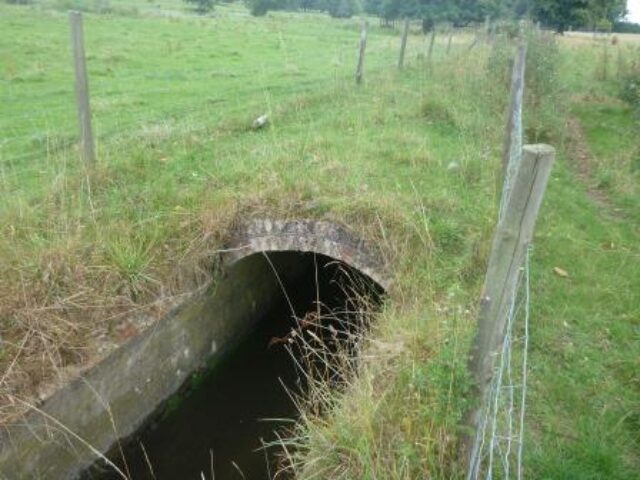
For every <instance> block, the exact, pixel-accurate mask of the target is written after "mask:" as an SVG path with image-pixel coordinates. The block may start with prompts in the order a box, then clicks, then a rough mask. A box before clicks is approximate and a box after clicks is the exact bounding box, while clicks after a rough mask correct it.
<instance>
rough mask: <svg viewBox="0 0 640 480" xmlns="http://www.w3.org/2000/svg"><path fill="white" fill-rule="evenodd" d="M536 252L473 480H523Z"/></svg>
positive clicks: (504, 351) (507, 339) (514, 312)
mask: <svg viewBox="0 0 640 480" xmlns="http://www.w3.org/2000/svg"><path fill="white" fill-rule="evenodd" d="M531 252H532V248H531V247H530V248H529V249H528V250H527V254H526V258H525V262H524V266H523V267H522V270H521V275H520V278H519V280H518V287H517V290H516V291H517V295H514V297H513V299H512V302H511V306H510V309H509V315H508V317H507V323H506V328H505V335H504V340H503V342H502V346H501V349H500V352H499V359H498V362H497V369H496V371H495V374H494V376H493V378H492V380H491V383H490V387H489V390H488V393H487V396H486V400H485V403H484V408H483V410H482V416H481V421H480V425H479V428H478V430H477V432H476V438H475V445H476V447H475V448H474V452H473V455H472V457H471V462H470V466H469V472H468V475H467V479H468V480H479V479H487V480H491V479H509V478H516V479H518V480H521V479H522V478H523V460H522V457H523V451H524V450H523V449H524V420H525V414H526V397H527V362H528V349H529V320H530V315H531V284H530V257H531Z"/></svg>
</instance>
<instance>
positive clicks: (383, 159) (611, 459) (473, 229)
mask: <svg viewBox="0 0 640 480" xmlns="http://www.w3.org/2000/svg"><path fill="white" fill-rule="evenodd" d="M0 9H2V10H1V11H2V14H3V15H2V17H1V20H0V22H3V24H2V25H1V26H2V28H3V31H9V32H10V33H11V35H8V36H7V37H4V36H3V39H4V43H2V44H0V49H1V50H0V51H1V52H2V55H3V56H4V57H6V58H8V59H9V60H10V61H9V62H6V65H7V66H6V67H5V71H4V72H3V101H4V100H7V102H4V103H9V104H10V105H12V107H11V109H6V110H4V109H3V111H2V115H1V117H0V121H1V122H3V123H2V126H3V128H5V130H6V131H9V132H12V135H13V136H11V135H10V136H8V141H7V142H5V144H4V145H3V147H2V150H0V152H1V154H2V157H1V163H0V165H1V166H2V170H1V173H2V176H1V180H2V184H1V187H2V208H1V209H0V224H1V225H2V228H3V235H2V237H1V238H0V298H1V299H2V302H1V304H0V322H1V323H0V335H2V337H3V338H4V340H5V348H4V350H3V353H2V357H1V358H0V370H1V371H3V372H5V373H4V374H3V375H2V387H1V388H2V389H3V390H4V391H5V392H8V393H13V394H19V395H25V396H32V397H33V396H35V397H44V396H46V394H47V392H48V386H50V385H55V384H56V383H58V382H60V381H64V380H65V378H68V377H69V376H71V375H74V374H75V373H76V372H77V371H78V370H80V369H82V368H84V367H85V366H86V365H89V364H91V363H92V362H94V361H96V360H98V359H99V358H100V357H101V356H103V355H105V354H106V353H107V352H108V351H109V350H110V349H111V348H114V347H115V346H116V345H117V344H118V343H120V342H122V341H124V340H125V339H126V338H127V337H128V336H129V335H131V334H132V333H133V332H135V331H136V330H137V329H141V328H144V326H145V325H147V324H149V323H152V322H153V320H154V318H157V317H159V316H161V315H162V314H163V313H164V312H165V311H166V310H167V309H168V308H169V307H170V306H171V305H172V304H174V303H175V302H176V301H179V299H180V295H181V294H182V293H184V292H188V291H190V290H191V289H192V288H194V287H195V286H197V285H199V284H201V283H203V282H205V281H206V280H207V279H208V278H209V276H210V275H211V272H212V271H213V270H215V268H216V255H215V251H216V250H217V249H219V248H220V247H221V246H222V245H223V244H224V240H225V236H226V234H227V232H228V229H229V227H230V226H231V224H232V223H233V221H234V219H235V218H236V217H237V216H238V215H243V216H263V215H267V216H274V217H285V218H286V217H293V216H297V217H309V218H323V219H330V220H334V221H338V222H344V223H346V224H347V225H349V226H350V227H352V228H353V229H355V230H356V231H357V232H358V233H360V234H361V235H362V236H363V237H365V238H367V239H369V240H371V241H373V242H375V243H376V244H377V245H379V246H380V250H381V253H382V254H383V255H384V256H385V257H386V258H387V259H388V261H389V264H390V265H391V267H392V270H393V274H394V278H395V285H394V288H393V289H392V291H391V292H390V300H389V302H388V305H387V307H386V308H385V310H384V312H382V314H381V315H380V318H379V321H378V323H377V327H376V328H375V331H374V332H373V335H372V337H371V343H370V346H369V350H368V354H367V355H366V356H365V358H364V359H363V364H362V368H361V371H360V372H359V374H358V376H357V377H354V379H353V381H352V385H351V387H350V388H349V389H347V390H346V391H345V392H343V393H342V394H339V395H336V396H335V397H331V398H330V408H331V411H330V415H327V416H323V417H321V418H319V417H313V416H308V417H306V418H305V420H306V421H305V422H303V423H302V425H301V427H300V428H301V429H300V431H299V433H300V438H301V439H302V440H301V444H300V445H299V448H298V452H299V456H298V457H297V458H296V461H297V462H299V463H298V464H297V466H298V470H299V472H300V476H301V477H302V478H305V477H308V478H313V477H314V476H315V478H344V479H347V478H350V479H351V478H385V479H386V478H398V479H415V478H451V477H452V476H453V475H455V473H456V472H455V471H454V470H455V468H454V467H453V464H452V453H453V451H454V449H453V447H454V445H455V441H456V437H457V433H458V432H457V429H456V425H457V423H458V420H459V415H460V412H461V409H462V408H463V407H464V392H465V389H466V386H467V380H466V373H465V361H466V360H465V354H466V351H467V348H468V340H469V338H470V336H471V334H472V330H473V327H474V319H475V313H476V300H477V298H478V294H479V289H480V286H481V282H482V280H483V275H484V269H485V266H486V265H485V264H486V259H487V255H488V248H489V242H490V239H491V234H492V230H493V225H494V222H495V217H496V206H497V192H496V175H497V172H498V165H499V163H500V154H501V148H502V129H503V124H504V109H505V106H506V100H507V92H508V81H509V71H508V62H507V60H508V48H506V47H505V48H503V47H500V46H499V47H497V48H496V49H490V48H488V47H487V46H485V45H482V46H479V47H477V48H476V49H474V50H473V51H468V50H467V47H466V44H465V43H464V42H467V43H470V41H471V39H468V38H466V39H464V41H463V39H459V42H456V43H454V47H453V49H452V51H451V53H450V54H449V55H447V54H446V42H444V41H441V42H439V43H438V45H437V48H436V51H435V57H434V61H433V64H432V65H431V66H428V65H426V64H424V62H423V60H422V59H421V58H422V57H423V54H424V52H425V46H426V43H425V40H424V39H423V38H422V37H419V36H417V35H416V36H414V37H412V38H411V40H410V45H411V47H410V51H409V57H408V58H409V59H410V60H409V62H408V68H407V69H406V70H405V71H404V72H401V73H399V72H397V71H396V70H395V63H396V60H397V58H396V54H397V47H398V44H399V40H398V38H397V36H396V35H395V34H393V33H389V32H386V31H382V30H380V31H378V30H375V29H374V31H373V32H372V35H371V40H370V46H371V48H370V54H371V55H370V57H368V58H367V77H366V83H365V85H364V86H363V87H362V88H357V87H356V86H355V85H354V82H353V80H352V78H351V75H352V71H353V68H354V66H355V50H356V46H357V40H358V27H357V22H355V21H344V22H342V21H341V22H338V21H332V20H329V19H326V18H324V17H320V16H318V15H315V14H312V15H290V14H282V15H273V16H270V17H269V18H266V19H250V18H246V17H244V16H241V15H237V14H236V13H237V12H236V10H234V9H231V10H228V11H227V10H224V9H221V11H220V12H221V16H220V17H217V18H212V19H195V18H192V17H190V16H185V17H184V18H183V17H179V16H178V17H171V18H155V17H151V16H147V15H142V16H140V17H135V18H130V17H128V16H125V15H118V16H113V15H111V16H104V15H95V16H94V15H89V16H87V19H86V27H85V28H86V29H87V31H86V36H87V42H88V48H87V50H88V52H89V56H90V58H89V73H90V75H91V78H92V79H97V80H92V82H95V85H94V83H92V85H94V87H93V91H94V94H95V98H96V106H95V117H96V125H97V130H98V138H99V139H100V143H99V162H98V165H97V167H96V170H95V172H93V174H92V175H91V176H87V175H85V173H84V172H83V170H82V169H81V168H80V167H79V165H78V163H79V161H78V157H77V152H76V151H75V147H74V141H73V139H74V138H75V137H74V134H73V133H72V132H73V131H74V129H75V123H74V120H73V102H72V99H71V97H70V95H71V92H72V90H71V88H72V86H71V85H70V83H69V82H68V79H69V78H71V72H70V66H69V65H70V61H69V60H68V58H67V56H68V53H65V52H68V51H67V50H66V48H67V47H66V46H65V45H66V41H67V40H66V38H67V37H66V36H67V30H66V17H65V16H64V15H63V14H61V13H57V12H56V11H51V10H48V9H40V8H27V9H24V8H20V7H10V6H5V5H2V6H0ZM225 11H226V12H227V13H228V15H224V12H225ZM234 12H235V13H234ZM232 13H233V14H232ZM33 22H35V23H36V24H37V25H39V27H38V31H39V32H44V33H43V34H42V35H41V36H39V37H34V36H33V35H31V34H29V32H28V30H29V25H33V24H34V23H33ZM9 37H10V38H13V39H14V40H13V41H12V42H11V43H10V42H9V40H7V38H9ZM1 41H2V40H0V42H1ZM47 45H57V47H56V48H53V47H52V48H51V51H48V52H46V53H41V52H42V51H43V49H44V50H45V51H46V48H47ZM137 45H139V48H138V47H137ZM539 48H542V47H539ZM547 48H552V47H549V46H546V47H544V49H543V50H540V51H538V53H536V51H535V48H533V49H532V57H531V58H535V59H537V60H535V62H534V63H532V64H531V66H530V69H529V70H530V74H529V76H530V79H529V89H530V94H529V97H528V101H527V107H526V114H525V115H526V121H527V126H528V128H527V137H528V138H527V141H530V142H535V141H546V142H549V143H552V144H554V145H555V146H556V147H557V148H558V149H559V152H560V155H559V161H558V164H557V166H556V168H555V170H554V173H553V178H552V180H551V182H550V186H549V191H548V196H547V198H546V201H545V205H544V208H543V210H542V212H541V218H540V221H539V224H538V228H537V231H538V235H537V236H536V240H535V243H536V250H535V255H534V258H533V265H532V272H533V285H532V288H533V309H534V310H533V326H532V338H531V341H532V350H531V361H530V364H531V374H530V379H531V384H530V392H531V396H530V400H529V409H528V416H527V432H528V437H527V440H526V441H527V444H526V445H527V447H526V449H525V452H526V460H525V464H526V466H527V470H528V471H527V475H528V476H529V477H531V478H554V479H555V478H594V479H595V478H619V479H623V478H624V479H628V478H634V475H635V472H637V471H638V469H639V468H640V467H639V464H640V459H639V458H638V453H637V452H638V432H639V430H640V426H639V425H638V415H639V409H638V400H637V398H638V385H639V383H638V373H637V372H638V371H639V370H640V369H639V368H638V358H640V352H639V351H638V345H639V342H638V332H639V330H638V329H639V325H638V318H639V315H638V314H639V313H640V312H639V309H640V299H639V292H640V285H639V284H638V282H639V279H638V278H637V274H636V271H637V269H638V263H639V261H638V259H639V254H640V252H639V250H638V226H637V222H636V223H634V221H635V220H633V218H634V217H633V215H634V214H633V211H632V208H631V206H632V204H631V203H624V202H622V203H621V204H620V206H619V207H617V208H621V209H623V210H624V211H625V212H627V211H628V214H629V218H631V219H632V220H629V221H626V220H625V221H622V220H620V219H619V218H617V217H616V216H612V215H610V214H609V213H608V212H607V211H604V210H603V209H602V206H601V205H598V204H596V203H594V201H593V199H592V198H591V197H590V196H589V192H588V188H587V187H586V186H585V185H583V184H581V183H580V182H579V181H577V180H576V175H575V173H574V170H573V169H572V167H571V162H569V161H568V160H569V159H568V158H567V156H566V155H565V152H566V151H568V150H567V149H566V148H565V147H567V146H568V145H569V144H570V143H571V141H572V140H571V138H568V137H567V135H566V132H565V130H564V120H565V118H566V117H567V113H568V112H569V108H577V107H575V106H571V105H565V104H564V103H563V102H562V101H561V99H562V98H563V97H565V98H566V97H567V94H568V93H576V92H577V93H580V92H583V88H590V87H588V85H590V82H591V81H590V80H585V79H583V80H580V78H578V77H577V73H575V75H574V74H573V73H572V72H578V71H579V70H578V69H577V68H574V67H575V66H576V65H577V66H584V65H588V64H589V62H590V61H592V58H591V57H590V55H591V53H592V52H591V50H589V48H588V46H587V47H584V48H585V50H582V48H583V46H581V45H579V46H575V45H574V46H568V45H564V46H563V48H562V49H561V51H560V52H558V53H554V52H555V50H553V48H552V50H546V49H547ZM536 55H537V56H536ZM556 57H557V58H556ZM554 59H557V61H558V62H560V63H559V65H560V66H561V67H562V68H561V69H560V71H561V72H563V73H562V75H560V76H558V75H556V73H555V72H556V70H555V67H554V65H553V62H554V61H555V60H554ZM580 62H583V63H580ZM98 79H99V80H98ZM562 94H565V95H562ZM39 96H42V98H40V97H39ZM12 100H16V101H15V102H14V103H11V101H12ZM41 101H42V102H49V103H40V102H41ZM30 102H32V103H30ZM43 104H44V105H47V108H46V109H45V110H39V112H40V114H35V113H34V109H35V108H36V106H37V105H43ZM21 105H22V106H21ZM34 105H36V106H34ZM54 107H58V108H60V110H61V111H64V112H65V113H60V114H59V113H55V112H56V111H57V110H55V109H54ZM37 108H40V107H37ZM265 111H266V112H269V114H270V117H271V120H272V122H271V125H270V127H269V128H268V129H264V130H261V131H252V130H251V129H250V128H248V126H249V125H250V123H251V121H252V120H253V118H255V117H256V116H258V115H260V114H262V113H264V112H265ZM24 115H26V118H27V120H20V118H22V116H24ZM38 115H40V116H42V117H43V119H41V118H40V116H38ZM21 122H22V123H21ZM39 122H43V123H39ZM596 130H597V129H596ZM585 131H586V132H587V136H588V137H587V138H588V139H591V138H594V137H593V136H592V135H590V134H589V130H588V128H586V127H585ZM33 135H41V136H42V137H41V138H42V139H43V140H38V139H37V138H36V140H33V138H32V137H33ZM22 137H26V139H25V138H22ZM596 137H597V135H596ZM65 139H66V140H65ZM629 139H630V140H632V139H633V137H631V136H630V137H629ZM24 142H26V143H24ZM631 145H632V146H633V144H631ZM594 150H595V147H594ZM23 151H24V152H25V155H26V154H28V155H30V157H29V160H28V161H27V160H21V159H20V158H17V157H18V156H19V155H21V154H22V152H23ZM603 152H604V154H607V153H608V152H609V150H607V149H606V148H605V149H603ZM602 158H603V163H605V164H606V163H607V160H606V158H607V157H606V156H604V155H603V157H602ZM612 161H613V160H612ZM610 183H611V185H613V186H614V187H612V188H618V185H619V180H618V177H617V176H616V175H613V176H612V177H611V180H610ZM620 188H623V187H622V186H621V187H620ZM624 188H626V187H624ZM630 197H631V198H635V200H631V201H637V191H632V192H631V194H630ZM554 267H560V268H562V269H564V270H566V271H567V272H568V274H569V276H568V277H566V278H564V277H558V276H556V275H554V273H553V268H554ZM140 319H142V321H141V320H140ZM5 389H6V390H5ZM10 411H11V405H10V403H9V402H7V401H6V400H5V402H4V403H3V404H2V412H3V413H4V414H6V415H9V414H10Z"/></svg>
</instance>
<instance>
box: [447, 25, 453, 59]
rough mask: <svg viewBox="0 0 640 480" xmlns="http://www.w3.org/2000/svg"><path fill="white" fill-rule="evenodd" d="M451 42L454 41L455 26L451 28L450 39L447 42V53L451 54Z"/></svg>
mask: <svg viewBox="0 0 640 480" xmlns="http://www.w3.org/2000/svg"><path fill="white" fill-rule="evenodd" d="M451 42H453V28H451V30H449V41H448V42H447V55H449V52H450V51H451Z"/></svg>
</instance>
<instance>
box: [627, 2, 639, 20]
mask: <svg viewBox="0 0 640 480" xmlns="http://www.w3.org/2000/svg"><path fill="white" fill-rule="evenodd" d="M627 9H628V10H629V20H631V21H632V22H636V23H640V0H627Z"/></svg>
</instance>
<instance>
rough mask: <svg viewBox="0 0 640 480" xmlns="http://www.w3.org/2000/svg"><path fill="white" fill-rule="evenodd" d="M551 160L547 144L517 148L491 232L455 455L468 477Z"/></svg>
mask: <svg viewBox="0 0 640 480" xmlns="http://www.w3.org/2000/svg"><path fill="white" fill-rule="evenodd" d="M555 155H556V153H555V150H554V149H553V147H551V146H549V145H527V146H525V147H524V148H523V155H522V160H521V162H520V164H519V165H518V168H517V170H516V173H515V176H514V178H513V183H512V185H513V188H512V193H511V195H510V196H509V199H508V201H507V205H506V208H505V210H504V214H503V215H502V217H501V218H500V220H499V221H498V226H497V228H496V231H495V233H494V237H493V243H492V246H491V254H490V256H489V265H488V268H487V273H486V276H485V281H484V287H483V291H482V296H481V300H480V312H479V314H478V326H477V331H476V336H475V339H474V341H473V344H472V347H471V352H470V356H469V371H470V374H471V380H472V390H471V394H472V396H473V398H472V405H471V407H470V408H469V410H468V411H467V412H466V414H465V416H464V419H463V429H464V430H463V436H462V439H461V444H460V452H459V453H460V455H461V457H460V459H461V460H462V461H464V462H465V465H466V466H467V467H468V468H469V472H471V471H472V469H474V468H476V463H475V462H476V461H477V458H476V457H477V451H478V447H479V445H478V444H477V442H476V439H477V432H478V429H479V428H480V427H481V423H482V422H481V420H482V419H481V415H482V406H483V403H484V401H485V399H486V397H487V394H488V387H489V384H490V382H491V379H492V376H493V373H494V361H495V358H496V356H497V354H498V352H499V350H500V346H501V344H502V342H503V339H504V334H505V325H506V322H507V317H508V315H509V311H510V309H511V304H512V302H513V299H514V295H515V294H516V291H515V290H516V285H517V281H518V275H519V272H520V269H521V267H522V264H523V259H524V256H525V252H526V249H527V247H528V245H529V243H530V242H531V240H532V238H533V230H534V227H535V222H536V218H537V216H538V212H539V210H540V205H541V204H542V199H543V196H544V192H545V189H546V187H547V183H548V180H549V175H550V173H551V168H552V166H553V162H554V160H555Z"/></svg>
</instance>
